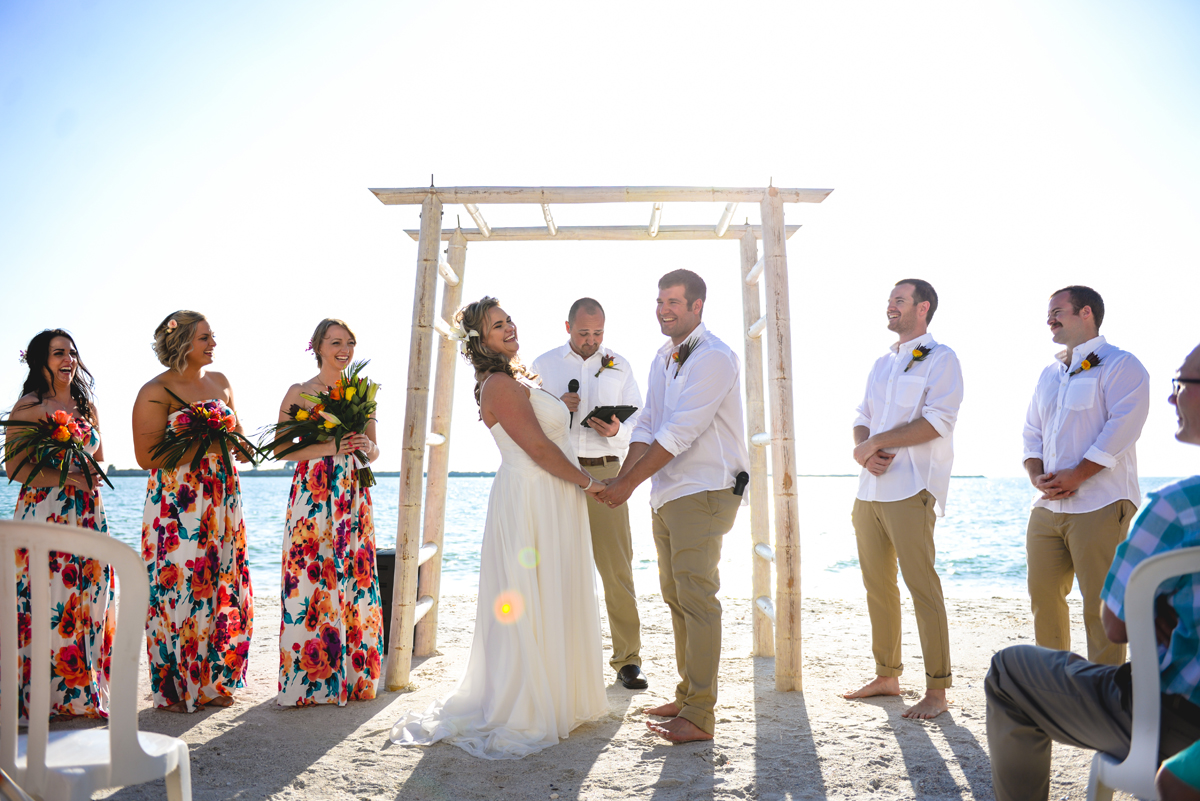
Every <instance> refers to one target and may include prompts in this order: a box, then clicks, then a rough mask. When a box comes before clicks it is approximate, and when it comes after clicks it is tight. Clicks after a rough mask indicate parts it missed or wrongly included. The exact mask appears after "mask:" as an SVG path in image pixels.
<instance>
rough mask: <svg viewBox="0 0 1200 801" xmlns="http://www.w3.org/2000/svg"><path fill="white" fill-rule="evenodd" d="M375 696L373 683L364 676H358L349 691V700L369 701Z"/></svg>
mask: <svg viewBox="0 0 1200 801" xmlns="http://www.w3.org/2000/svg"><path fill="white" fill-rule="evenodd" d="M374 697H375V685H374V683H373V682H372V681H371V680H370V679H368V678H367V677H366V676H359V677H358V681H356V682H354V689H353V690H351V691H350V700H351V701H370V700H371V699H372V698H374Z"/></svg>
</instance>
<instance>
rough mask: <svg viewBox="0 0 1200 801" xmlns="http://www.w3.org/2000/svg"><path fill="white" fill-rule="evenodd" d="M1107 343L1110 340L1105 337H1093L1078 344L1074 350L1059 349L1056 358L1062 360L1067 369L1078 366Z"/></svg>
mask: <svg viewBox="0 0 1200 801" xmlns="http://www.w3.org/2000/svg"><path fill="white" fill-rule="evenodd" d="M1107 344H1108V340H1106V339H1105V338H1104V337H1102V336H1097V337H1093V338H1092V339H1089V340H1088V341H1087V342H1084V343H1083V344H1082V345H1076V346H1075V348H1074V350H1070V351H1066V350H1064V351H1059V352H1058V353H1056V354H1054V358H1056V359H1058V360H1059V361H1060V362H1062V363H1063V365H1064V366H1065V367H1066V369H1068V370H1069V369H1071V368H1072V367H1075V366H1077V365H1078V364H1079V362H1081V361H1083V360H1084V358H1085V357H1086V356H1087V355H1088V354H1089V353H1091V352H1093V351H1097V350H1100V348H1102V347H1104V346H1105V345H1107Z"/></svg>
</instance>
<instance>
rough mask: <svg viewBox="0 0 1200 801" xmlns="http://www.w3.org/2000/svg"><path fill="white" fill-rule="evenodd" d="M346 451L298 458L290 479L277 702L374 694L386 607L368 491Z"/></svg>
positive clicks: (321, 700) (359, 697) (338, 700)
mask: <svg viewBox="0 0 1200 801" xmlns="http://www.w3.org/2000/svg"><path fill="white" fill-rule="evenodd" d="M355 473H356V470H355V466H354V460H353V457H351V456H348V455H347V456H326V457H324V458H322V459H314V460H312V461H307V462H300V463H299V464H297V465H296V472H295V474H294V475H293V477H292V492H291V496H290V497H289V499H288V512H287V520H286V523H285V526H286V531H285V536H284V552H283V609H282V620H281V621H280V628H279V695H278V698H277V701H278V703H279V704H280V705H281V706H293V705H294V706H310V705H314V704H338V705H344V704H345V703H346V701H347V700H350V701H362V700H367V699H371V698H374V697H375V690H376V687H377V686H378V684H379V676H380V672H381V671H380V662H381V655H382V653H383V611H382V609H381V608H380V605H379V582H378V581H377V579H376V575H375V527H374V524H373V522H372V520H371V493H370V491H369V490H367V489H366V488H365V487H361V486H359V483H358V480H357V478H356V476H355Z"/></svg>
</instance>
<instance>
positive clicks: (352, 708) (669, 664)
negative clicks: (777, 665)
mask: <svg viewBox="0 0 1200 801" xmlns="http://www.w3.org/2000/svg"><path fill="white" fill-rule="evenodd" d="M906 601H907V599H906ZM641 607H642V609H643V625H644V629H643V642H644V649H643V654H644V657H645V659H646V662H645V665H644V668H645V670H646V671H647V673H648V674H649V678H650V682H651V686H650V689H649V690H646V691H641V692H632V691H629V690H626V689H624V688H623V687H621V686H620V685H615V686H610V687H609V689H608V700H609V711H608V715H607V716H606V717H604V718H602V719H601V720H599V721H596V722H593V723H589V724H586V725H583V726H581V727H580V728H578V729H576V730H575V731H574V732H572V734H571V736H570V738H569V739H567V740H565V741H563V742H561V743H560V744H559V745H557V746H556V747H554V748H550V749H548V750H546V751H543V752H541V753H538V754H535V755H532V756H530V757H527V758H525V759H523V760H516V761H499V762H489V761H483V760H478V759H475V758H472V757H470V756H468V755H467V754H466V753H464V752H463V751H461V750H459V749H458V748H456V747H454V746H450V745H446V744H438V745H435V746H433V747H431V748H413V747H400V746H396V745H393V744H392V743H391V742H389V740H388V738H387V735H388V732H389V731H390V729H391V725H392V722H393V721H394V720H395V719H396V718H397V717H398V716H399V715H400V714H401V713H402V712H403V711H406V710H410V709H416V710H421V709H424V708H425V707H426V706H427V705H428V704H429V703H430V701H432V700H433V699H434V698H436V697H438V696H439V695H441V694H444V693H446V692H448V691H449V690H450V689H451V688H452V687H453V684H454V682H455V680H456V679H457V677H458V676H459V675H460V673H461V672H462V669H463V666H464V664H465V660H466V655H467V648H468V645H469V643H470V635H471V632H472V627H473V625H474V623H473V618H474V614H475V602H474V599H472V598H446V599H444V606H443V609H442V613H441V625H442V629H441V633H440V643H439V650H440V654H439V655H437V656H433V657H430V658H427V659H423V660H418V662H417V664H416V666H415V667H414V670H413V674H412V679H413V684H412V689H411V690H409V691H406V692H398V693H386V692H385V693H381V695H380V697H379V698H377V699H375V700H374V701H370V702H359V703H352V704H350V705H349V706H346V707H344V708H340V709H339V708H338V707H318V708H310V709H281V708H280V707H278V706H276V705H275V701H274V695H275V691H276V668H277V658H278V656H277V655H278V650H277V632H278V630H279V611H278V609H279V607H278V603H277V602H274V599H273V598H271V597H269V596H268V597H265V598H262V599H261V601H260V604H259V608H258V609H257V610H256V613H255V636H254V644H253V647H252V655H251V662H250V676H249V680H248V683H247V687H246V688H245V689H244V690H242V691H241V692H240V693H239V695H238V697H237V701H238V702H237V704H235V705H234V706H233V707H231V708H228V709H215V710H211V711H207V710H205V711H200V712H198V713H196V714H194V715H177V714H171V713H167V712H160V711H157V710H154V709H151V708H150V704H149V698H150V690H149V681H148V678H147V675H146V670H145V655H144V654H143V667H142V673H141V692H140V697H141V699H142V704H143V707H144V708H143V710H142V712H141V713H140V716H139V720H140V725H141V727H142V728H143V729H144V730H147V731H158V732H165V733H169V734H173V735H176V736H179V737H182V738H183V739H185V740H186V741H187V742H188V743H189V744H190V745H191V765H192V786H193V797H194V798H195V799H197V801H207V800H208V799H227V798H235V799H372V801H374V800H376V799H405V800H406V801H409V800H411V801H418V800H421V801H423V800H425V799H428V800H429V801H450V800H451V799H453V800H454V801H457V799H555V798H557V799H562V800H563V801H566V800H568V799H589V801H590V800H593V799H594V800H595V801H599V800H600V799H624V798H651V799H659V800H661V801H675V799H678V800H679V801H684V799H703V798H714V799H735V798H736V799H785V798H786V799H851V798H853V799H859V798H871V799H991V798H992V797H993V794H992V782H991V772H990V765H989V761H988V755H987V737H986V724H985V706H984V696H983V677H984V675H985V674H986V672H987V667H988V660H989V659H990V657H991V655H992V653H993V652H994V651H995V650H996V649H998V648H1000V647H1003V646H1006V645H1011V644H1014V643H1019V642H1029V641H1030V638H1031V636H1032V624H1031V623H1030V622H1029V613H1028V606H1027V602H1026V601H1025V599H1021V598H990V599H953V598H951V599H947V608H948V612H949V617H950V633H951V648H952V655H953V658H954V664H955V686H954V688H953V689H952V690H951V691H950V701H951V708H950V711H949V712H948V713H946V714H943V715H941V716H940V717H938V718H937V719H935V720H933V721H929V722H916V721H909V720H904V719H902V718H901V717H900V713H901V712H902V711H903V708H904V706H905V705H906V704H907V703H912V701H913V699H915V698H916V697H917V696H918V691H919V690H921V689H922V684H921V676H922V675H923V670H922V665H921V659H920V649H919V645H918V640H917V632H916V624H915V622H914V619H913V616H912V611H911V607H908V606H907V605H906V608H905V629H904V649H905V658H906V670H905V677H904V678H902V680H901V681H902V684H903V687H904V690H905V695H904V696H903V697H900V698H894V697H893V698H879V699H871V700H867V701H865V702H850V701H846V700H843V699H842V698H840V697H839V695H838V693H839V692H841V691H845V690H847V689H853V688H855V687H857V686H859V685H860V684H861V683H862V682H864V681H866V680H867V679H869V678H870V677H871V675H870V674H871V668H872V665H873V662H872V660H871V657H870V639H869V627H868V623H867V616H866V607H865V603H864V602H862V601H845V600H840V599H837V600H834V599H821V598H809V599H807V600H806V601H805V604H804V687H805V691H804V692H803V693H777V692H775V689H774V660H772V659H767V658H755V657H752V656H750V642H751V630H750V603H749V601H747V600H744V599H732V600H730V599H726V601H725V627H724V630H725V637H724V644H723V654H722V662H721V684H720V702H719V705H718V708H717V717H718V726H717V736H716V739H715V741H714V742H711V743H692V744H687V745H670V744H667V743H665V742H663V741H661V740H658V739H657V738H654V737H652V736H650V735H649V734H648V733H647V732H646V729H645V726H644V725H643V721H644V720H645V718H644V716H643V715H641V714H640V710H641V708H642V707H643V706H645V705H647V704H649V703H651V702H656V701H658V700H660V699H666V698H670V693H669V690H670V688H671V687H672V686H673V684H674V681H675V674H674V660H673V656H672V644H671V634H670V621H669V618H668V615H667V610H666V607H665V606H664V605H663V603H662V600H661V598H659V597H658V596H656V595H653V596H645V597H643V598H642V599H641ZM1079 611H1080V610H1079V606H1078V604H1075V605H1073V607H1072V612H1073V621H1074V624H1075V631H1074V633H1073V637H1074V642H1076V643H1083V642H1084V640H1083V631H1082V621H1081V618H1080V615H1079ZM605 634H606V637H607V628H606V631H605ZM79 725H89V724H88V723H87V722H83V721H78V722H73V723H67V724H55V727H60V726H79ZM1090 759H1091V754H1090V753H1087V752H1083V751H1079V750H1076V749H1072V748H1068V747H1065V746H1056V747H1055V750H1054V771H1053V779H1052V785H1051V798H1053V799H1083V798H1084V797H1085V790H1086V781H1087V772H1088V766H1089V763H1090ZM97 797H100V798H113V799H162V798H165V797H166V794H165V789H164V787H163V785H162V782H158V783H157V784H153V783H152V784H146V785H141V786H138V787H130V788H124V789H121V790H115V791H111V792H106V793H103V794H100V795H98V796H97Z"/></svg>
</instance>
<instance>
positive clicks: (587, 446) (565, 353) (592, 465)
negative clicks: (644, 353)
mask: <svg viewBox="0 0 1200 801" xmlns="http://www.w3.org/2000/svg"><path fill="white" fill-rule="evenodd" d="M566 327H567V335H568V339H567V343H566V344H565V345H563V346H561V347H558V348H554V349H553V350H551V351H548V352H546V353H543V354H542V355H541V356H539V357H537V359H535V360H534V362H533V371H534V372H535V373H537V374H538V375H539V376H540V377H541V379H542V387H543V388H544V389H546V390H547V391H549V392H551V393H553V394H554V395H557V396H558V397H560V398H562V401H563V403H565V404H566V405H567V409H569V410H570V412H571V420H570V426H571V430H570V438H571V444H572V445H573V446H574V448H575V454H576V455H577V456H578V457H579V465H580V467H582V468H583V469H584V470H585V471H587V472H588V473H589V474H590V475H591V476H592V477H593V478H595V479H597V480H603V479H606V478H615V477H616V475H617V474H618V473H619V472H620V470H621V462H622V461H623V460H624V458H625V454H626V452H627V451H628V450H629V438H630V436H631V435H632V433H633V426H634V424H635V423H636V422H637V420H636V419H635V418H633V417H629V418H627V419H626V420H625V421H624V422H622V421H621V420H620V419H619V417H618V416H617V415H608V416H607V419H602V418H597V417H592V418H590V419H588V415H589V413H590V412H591V411H592V410H594V409H596V408H598V407H606V406H631V407H637V406H640V405H641V402H642V401H641V395H640V393H639V392H638V386H637V381H636V379H634V377H633V370H632V369H630V366H629V362H628V361H627V360H626V359H625V357H623V356H621V355H620V354H619V353H615V352H613V351H612V350H609V349H608V348H605V347H604V308H603V307H602V306H601V305H600V303H599V302H598V301H596V300H594V299H592V298H580V299H579V300H577V301H575V302H574V303H572V304H571V310H570V311H569V312H568V313H567V322H566ZM587 508H588V521H589V523H590V524H591V530H592V552H593V553H594V554H595V559H596V568H597V569H598V570H599V572H600V579H601V581H603V582H604V605H605V607H606V609H607V610H608V628H609V631H610V632H611V634H612V645H613V653H612V658H611V659H610V660H609V664H610V665H612V667H613V669H614V670H616V671H617V680H618V681H620V682H621V684H623V685H624V686H625V687H626V688H628V689H631V690H644V689H645V688H646V687H647V683H646V678H645V676H644V675H643V674H642V670H641V665H642V657H641V649H642V626H641V619H640V618H639V617H638V609H637V592H636V591H635V590H634V587H633V536H632V534H631V533H630V530H629V506H628V504H625V503H622V504H620V505H618V506H615V507H611V508H610V507H609V506H607V505H605V504H601V503H597V502H596V500H595V499H594V498H589V499H588V504H587Z"/></svg>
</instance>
